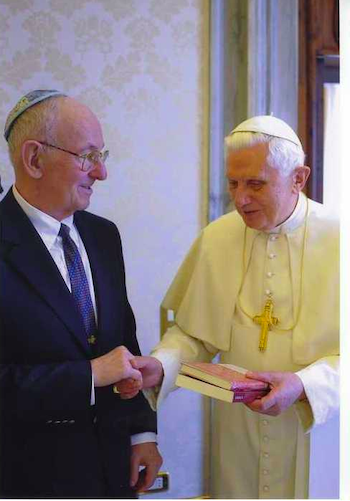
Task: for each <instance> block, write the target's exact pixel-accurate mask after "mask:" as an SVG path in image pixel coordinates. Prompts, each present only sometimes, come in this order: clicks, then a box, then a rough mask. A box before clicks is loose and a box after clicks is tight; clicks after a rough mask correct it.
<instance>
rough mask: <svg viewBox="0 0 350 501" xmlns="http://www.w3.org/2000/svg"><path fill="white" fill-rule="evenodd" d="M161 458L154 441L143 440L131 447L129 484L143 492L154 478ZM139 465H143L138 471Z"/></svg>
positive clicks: (161, 460)
mask: <svg viewBox="0 0 350 501" xmlns="http://www.w3.org/2000/svg"><path fill="white" fill-rule="evenodd" d="M162 463H163V459H162V456H161V455H160V454H159V452H158V448H157V444H156V443H155V442H145V443H143V444H137V445H133V446H132V447H131V473H130V485H131V487H133V488H134V489H135V490H136V491H137V492H144V491H146V490H147V489H149V488H150V487H151V485H152V484H153V482H154V481H155V479H156V476H157V473H158V471H159V468H160V467H161V466H162ZM140 466H145V468H144V469H143V470H141V471H140V468H139V467H140Z"/></svg>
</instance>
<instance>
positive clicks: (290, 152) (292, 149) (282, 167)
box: [225, 132, 305, 176]
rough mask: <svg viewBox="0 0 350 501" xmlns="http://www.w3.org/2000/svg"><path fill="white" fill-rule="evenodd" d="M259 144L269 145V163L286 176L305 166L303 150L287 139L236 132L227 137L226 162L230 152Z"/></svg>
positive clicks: (255, 133) (256, 133) (258, 133)
mask: <svg viewBox="0 0 350 501" xmlns="http://www.w3.org/2000/svg"><path fill="white" fill-rule="evenodd" d="M259 143H267V144H268V148H269V154H268V156H267V163H268V165H269V166H270V167H272V168H274V169H278V170H279V171H280V173H281V174H282V175H284V176H288V175H289V174H291V173H292V172H293V170H294V169H295V168H296V167H300V166H302V165H304V162H305V153H304V151H303V150H302V148H300V147H299V146H297V145H296V144H294V143H292V142H291V141H288V140H287V139H282V138H280V137H275V136H270V135H268V134H262V133H260V132H235V133H234V134H229V135H228V136H226V137H225V160H226V158H227V155H228V153H229V152H230V151H234V150H239V149H242V148H249V147H250V146H254V145H255V144H259Z"/></svg>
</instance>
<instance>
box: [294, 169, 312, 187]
mask: <svg viewBox="0 0 350 501" xmlns="http://www.w3.org/2000/svg"><path fill="white" fill-rule="evenodd" d="M309 175H310V167H308V166H307V165H302V166H300V167H296V168H295V169H294V172H293V192H294V193H299V192H300V191H302V189H303V188H304V186H305V184H306V181H307V180H308V177H309Z"/></svg>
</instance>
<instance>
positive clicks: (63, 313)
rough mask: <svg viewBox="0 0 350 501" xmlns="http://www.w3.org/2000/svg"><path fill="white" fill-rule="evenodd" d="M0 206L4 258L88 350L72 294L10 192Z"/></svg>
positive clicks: (87, 350)
mask: <svg viewBox="0 0 350 501" xmlns="http://www.w3.org/2000/svg"><path fill="white" fill-rule="evenodd" d="M1 208H2V221H3V222H2V235H1V238H2V241H3V242H4V244H5V248H6V250H5V255H4V258H5V259H6V260H7V261H8V262H9V263H10V264H11V265H12V267H13V268H14V269H15V270H16V271H17V272H18V273H19V274H21V275H22V276H23V278H24V279H25V280H26V281H27V282H28V283H29V284H30V285H31V287H32V288H33V290H34V291H35V292H36V293H37V294H38V296H40V297H41V299H42V300H43V301H45V302H46V303H47V304H48V305H49V306H50V307H51V309H52V310H53V311H54V313H55V314H56V315H57V316H58V317H59V318H60V319H61V320H62V321H63V322H64V324H65V325H66V327H67V328H68V330H69V331H70V332H71V334H72V335H73V336H75V338H76V339H77V341H78V343H79V344H80V345H81V346H82V348H84V350H85V351H86V352H87V353H89V351H90V350H89V345H88V343H87V339H86V334H85V331H84V326H83V322H82V320H81V319H80V315H79V312H78V310H77V308H76V306H75V304H74V302H73V300H72V297H71V294H70V292H69V290H68V288H67V286H66V284H65V282H64V280H63V278H62V276H61V273H60V271H59V270H58V268H57V266H56V264H55V262H54V260H53V259H52V257H51V255H50V253H49V252H48V250H47V248H46V247H45V244H44V243H43V241H42V240H41V238H40V236H39V234H38V233H37V231H36V230H35V228H34V226H33V225H32V223H31V222H30V220H29V218H28V217H27V216H26V214H25V213H24V212H23V211H22V209H21V208H20V207H19V205H18V204H17V202H16V200H15V199H14V197H13V195H12V191H10V192H9V193H8V194H7V196H6V198H5V199H4V201H3V202H2V203H1Z"/></svg>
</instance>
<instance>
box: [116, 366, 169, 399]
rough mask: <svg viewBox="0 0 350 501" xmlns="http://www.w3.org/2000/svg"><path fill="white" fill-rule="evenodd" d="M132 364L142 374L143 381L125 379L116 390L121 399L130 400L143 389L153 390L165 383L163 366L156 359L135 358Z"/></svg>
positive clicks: (117, 385)
mask: <svg viewBox="0 0 350 501" xmlns="http://www.w3.org/2000/svg"><path fill="white" fill-rule="evenodd" d="M131 364H132V366H133V367H134V368H135V369H138V370H139V371H140V372H141V374H142V379H137V380H135V379H134V378H128V379H124V380H123V381H119V383H118V384H116V385H115V386H116V388H117V390H118V392H119V393H120V396H121V398H124V399H128V398H133V397H135V396H136V395H137V394H138V392H139V391H140V390H141V389H143V388H145V389H146V388H153V386H158V385H160V384H161V382H162V381H163V376H164V372H163V366H162V364H161V363H160V362H159V360H158V359H157V358H155V357H134V358H133V359H132V360H131Z"/></svg>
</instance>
